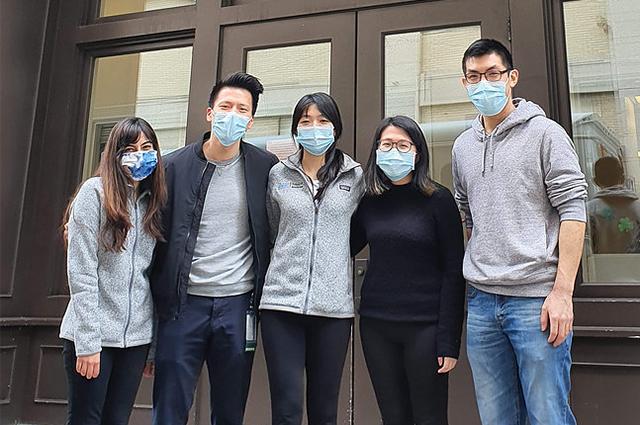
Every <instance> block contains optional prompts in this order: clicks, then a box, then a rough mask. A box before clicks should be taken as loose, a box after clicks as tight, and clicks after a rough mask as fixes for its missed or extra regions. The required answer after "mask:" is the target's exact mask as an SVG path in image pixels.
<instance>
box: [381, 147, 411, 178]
mask: <svg viewBox="0 0 640 425" xmlns="http://www.w3.org/2000/svg"><path fill="white" fill-rule="evenodd" d="M415 160H416V153H415V152H400V151H398V149H395V148H394V149H391V150H390V151H389V152H382V151H381V150H380V149H378V150H377V151H376V164H377V165H378V167H380V169H381V170H382V171H383V172H384V173H385V174H386V176H387V177H389V179H390V180H391V181H394V182H396V181H398V180H402V179H403V178H405V177H407V176H408V175H409V173H410V172H411V171H413V170H414V168H415Z"/></svg>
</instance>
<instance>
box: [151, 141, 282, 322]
mask: <svg viewBox="0 0 640 425" xmlns="http://www.w3.org/2000/svg"><path fill="white" fill-rule="evenodd" d="M210 134H211V133H210V132H207V133H205V134H204V135H203V136H202V140H200V141H198V142H196V143H192V144H190V145H187V146H185V147H183V148H181V149H178V150H177V151H175V152H171V153H170V154H168V155H167V156H166V157H163V158H162V160H163V162H164V167H165V177H166V182H167V192H168V200H167V204H166V206H165V207H164V208H163V210H162V225H163V235H164V239H165V242H158V243H157V245H156V249H155V252H154V261H153V266H152V268H151V276H150V282H151V292H152V294H153V300H154V303H155V307H156V313H157V315H158V318H159V320H167V319H171V318H177V317H178V315H179V314H180V310H181V309H182V307H183V306H184V304H185V302H186V300H187V285H188V284H189V273H190V271H191V262H192V259H193V249H194V248H195V245H196V240H197V237H198V229H199V227H200V219H201V216H202V210H203V207H204V200H205V197H206V196H207V189H208V187H209V183H210V181H211V176H212V175H213V172H214V170H215V165H213V164H212V163H210V162H208V161H207V159H206V158H205V156H204V153H203V152H202V147H203V144H204V142H205V141H206V140H208V139H209V137H210ZM240 143H241V144H240V150H241V152H242V160H243V162H244V173H245V181H246V193H247V206H248V208H249V225H250V229H251V243H252V245H253V256H254V261H253V266H254V268H255V276H256V282H255V291H254V302H253V307H254V308H255V307H256V306H258V305H259V304H260V296H261V294H262V286H263V284H264V276H265V273H266V271H267V267H268V266H269V249H270V242H269V222H268V220H267V210H266V192H267V182H268V179H269V170H270V169H271V167H272V166H274V165H275V164H276V163H277V162H278V159H277V158H276V156H275V155H273V154H271V153H269V152H267V151H265V150H262V149H260V148H257V147H255V146H253V145H250V144H248V143H246V142H244V141H242V142H240Z"/></svg>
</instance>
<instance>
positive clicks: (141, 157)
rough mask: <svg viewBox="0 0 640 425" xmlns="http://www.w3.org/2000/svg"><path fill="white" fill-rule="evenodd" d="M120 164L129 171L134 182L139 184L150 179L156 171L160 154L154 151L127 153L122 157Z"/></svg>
mask: <svg viewBox="0 0 640 425" xmlns="http://www.w3.org/2000/svg"><path fill="white" fill-rule="evenodd" d="M120 164H122V165H123V166H125V167H127V168H128V169H129V171H130V172H131V178H132V179H133V180H135V181H137V182H139V181H140V180H144V179H146V178H147V177H149V176H150V175H151V173H153V170H155V169H156V165H158V152H156V151H154V150H150V151H137V152H125V153H123V154H122V156H121V157H120Z"/></svg>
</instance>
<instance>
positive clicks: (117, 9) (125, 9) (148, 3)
mask: <svg viewBox="0 0 640 425" xmlns="http://www.w3.org/2000/svg"><path fill="white" fill-rule="evenodd" d="M195 3H196V0H101V1H100V13H99V16H114V15H124V14H127V13H136V12H148V11H150V10H157V9H168V8H170V7H178V6H190V5H193V4H195Z"/></svg>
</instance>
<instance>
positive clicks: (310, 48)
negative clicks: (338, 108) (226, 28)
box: [246, 42, 331, 158]
mask: <svg viewBox="0 0 640 425" xmlns="http://www.w3.org/2000/svg"><path fill="white" fill-rule="evenodd" d="M330 69H331V43H330V42H326V43H314V44H304V45H300V46H287V47H276V48H270V49H260V50H251V51H249V52H248V53H247V67H246V72H248V73H249V74H252V75H255V76H256V77H258V78H259V79H260V81H261V82H262V84H263V85H264V94H263V95H262V96H261V97H260V103H259V104H258V110H257V113H256V116H255V118H254V120H255V122H254V125H253V127H252V128H251V130H249V132H247V141H248V142H250V143H253V144H255V145H257V146H260V147H263V148H267V149H269V150H270V151H272V152H274V153H275V154H276V155H278V157H280V158H284V157H286V156H288V155H290V154H291V153H292V152H294V151H295V150H296V146H295V143H294V142H293V140H292V139H291V114H292V112H293V107H294V106H295V104H296V102H297V101H298V100H299V99H300V98H301V97H302V96H304V95H305V94H309V93H314V92H325V93H329V81H330Z"/></svg>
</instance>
